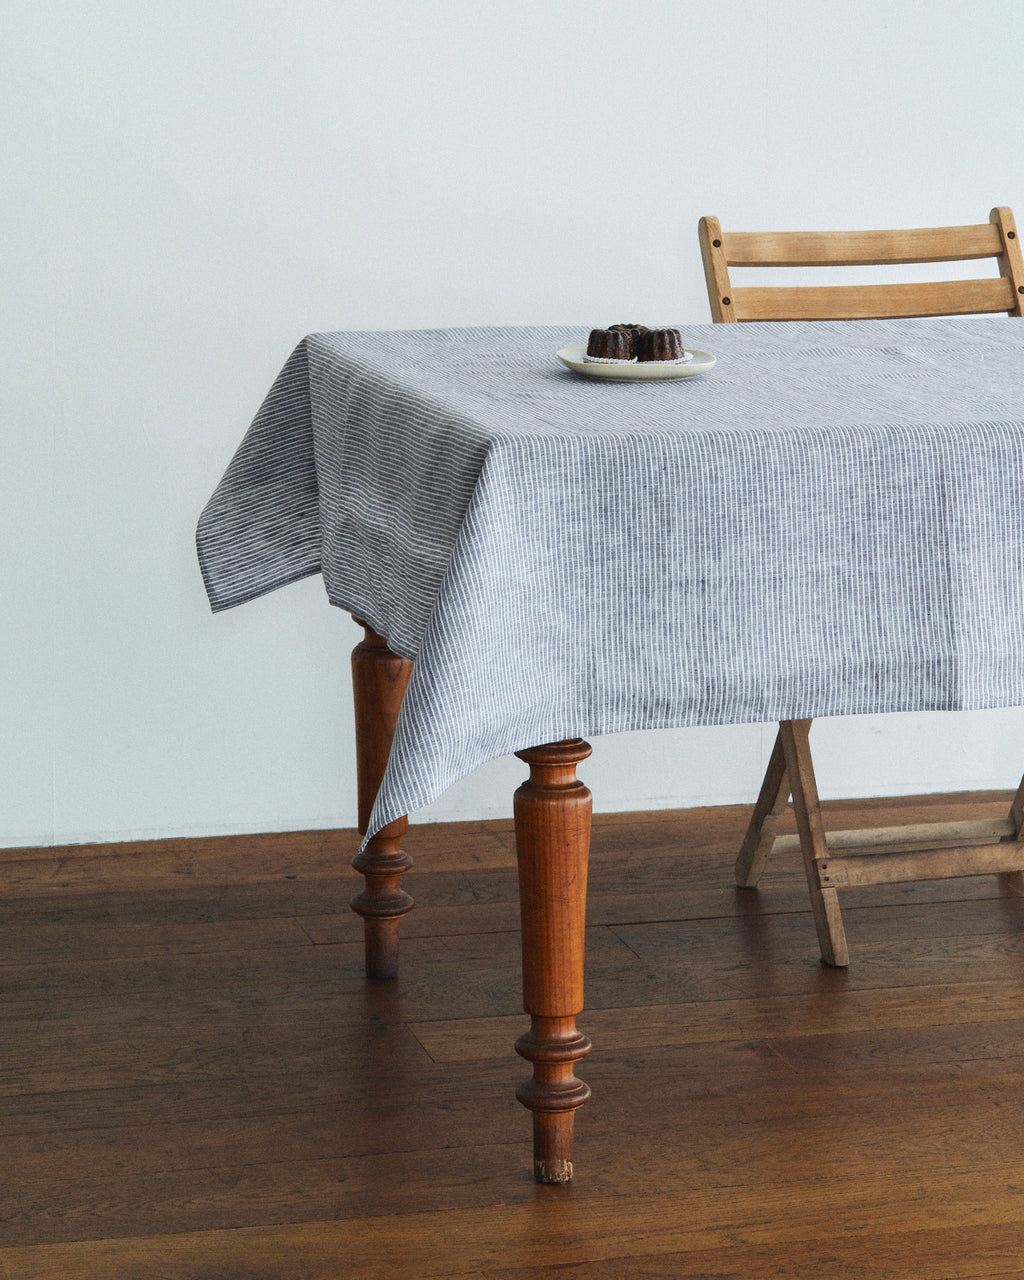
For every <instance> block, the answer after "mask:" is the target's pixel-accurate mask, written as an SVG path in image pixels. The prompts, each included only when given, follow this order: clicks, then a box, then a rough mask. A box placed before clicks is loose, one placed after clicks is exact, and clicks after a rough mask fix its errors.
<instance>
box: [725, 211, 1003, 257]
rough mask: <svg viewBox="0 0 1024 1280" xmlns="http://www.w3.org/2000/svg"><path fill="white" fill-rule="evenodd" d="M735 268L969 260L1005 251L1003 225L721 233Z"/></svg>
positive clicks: (726, 252) (726, 250)
mask: <svg viewBox="0 0 1024 1280" xmlns="http://www.w3.org/2000/svg"><path fill="white" fill-rule="evenodd" d="M721 238H722V247H723V250H724V253H725V259H726V261H727V262H728V263H729V265H730V266H733V267H820V266H833V267H838V266H842V267H858V266H877V265H879V264H883V263H900V262H965V261H969V260H971V259H974V258H994V257H997V256H998V255H999V254H1000V253H1002V251H1003V240H1002V235H1001V234H1000V230H999V227H998V226H996V225H994V224H993V223H990V222H984V223H980V224H978V225H973V226H966V227H920V228H917V229H911V230H902V231H730V232H727V233H726V234H724V235H723V236H722V237H721Z"/></svg>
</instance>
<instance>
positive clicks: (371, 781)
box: [351, 618, 413, 978]
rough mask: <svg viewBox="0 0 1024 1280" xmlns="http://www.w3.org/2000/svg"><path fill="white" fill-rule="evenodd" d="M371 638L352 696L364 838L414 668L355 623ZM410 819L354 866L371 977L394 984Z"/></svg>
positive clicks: (391, 828) (408, 901) (382, 835)
mask: <svg viewBox="0 0 1024 1280" xmlns="http://www.w3.org/2000/svg"><path fill="white" fill-rule="evenodd" d="M355 621H356V622H357V623H358V624H359V626H361V627H363V628H364V630H365V632H366V635H365V636H364V638H363V639H362V640H361V641H360V642H359V644H357V645H356V647H355V648H354V649H353V650H352V691H353V701H354V705H355V720H356V778H357V787H358V797H359V833H360V835H365V833H366V829H367V826H368V825H369V821H370V810H371V809H372V808H373V802H374V800H376V798H377V792H378V790H379V788H380V783H381V779H382V778H383V776H384V770H385V768H386V767H387V763H388V756H389V755H390V753H391V741H392V739H393V738H394V736H395V725H396V723H397V721H398V711H399V708H400V707H401V705H402V698H403V696H404V694H405V686H406V685H407V684H408V683H409V676H410V675H411V674H412V663H411V662H408V661H407V660H406V659H405V658H400V657H399V656H398V654H397V653H392V652H391V650H390V649H389V648H388V644H387V641H386V640H385V639H384V637H383V636H379V635H377V633H376V632H375V631H374V630H373V629H372V628H371V627H369V626H367V624H366V623H365V622H362V621H360V619H358V618H356V620H355ZM408 825H409V819H408V818H405V817H402V818H396V819H395V820H394V821H393V822H389V823H388V825H387V826H386V827H383V828H381V830H380V831H378V832H377V834H376V835H375V836H374V837H373V839H372V840H370V841H369V843H368V844H367V846H366V848H365V849H364V850H363V851H362V853H358V854H356V856H355V858H353V860H352V865H353V866H354V867H355V869H356V870H357V871H360V872H362V874H363V875H364V876H365V877H366V887H365V888H364V889H363V891H362V892H361V893H358V894H356V896H355V897H354V898H353V899H352V903H351V905H352V910H353V911H355V912H357V913H358V914H359V915H361V916H362V917H363V934H364V939H365V943H366V976H367V977H368V978H394V977H395V976H396V975H397V973H398V930H399V923H400V921H401V918H402V916H404V915H405V913H406V912H407V911H410V910H412V905H413V901H412V898H410V896H409V895H408V894H407V893H406V892H405V890H404V889H402V888H401V887H400V880H401V876H402V873H403V872H404V871H408V870H409V868H410V867H411V866H412V858H410V857H409V855H408V854H407V853H403V851H402V847H401V846H402V836H403V835H404V834H405V832H406V829H407V827H408Z"/></svg>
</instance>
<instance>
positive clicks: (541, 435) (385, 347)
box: [198, 316, 1024, 831]
mask: <svg viewBox="0 0 1024 1280" xmlns="http://www.w3.org/2000/svg"><path fill="white" fill-rule="evenodd" d="M586 333H587V330H586V328H578V329H577V328H574V329H567V328H540V327H537V328H487V329H483V328H480V329H455V330H437V331H434V330H431V331H415V332H382V333H324V334H315V335H312V336H310V337H308V338H306V339H305V340H304V341H303V342H302V343H300V345H299V346H298V347H297V348H296V350H295V352H294V353H293V354H292V356H291V358H290V359H289V361H288V363H287V364H286V366H285V368H284V370H283V371H282V373H281V374H280V376H279V378H278V379H277V381H276V383H275V384H274V386H273V388H272V389H271V391H270V393H269V395H268V396H267V399H266V401H265V402H264V404H263V407H262V408H261V409H260V411H259V413H258V415H257V417H256V419H255V421H254V422H253V425H252V427H251V428H250V430H249V432H248V434H247V435H246V437H245V439H244V440H243V441H242V444H241V446H240V447H239V449H238V452H237V454H236V455H235V457H234V460H233V461H232V463H231V465H230V466H229V468H228V471H227V473H226V475H225V476H224V478H223V480H222V481H221V483H220V485H219V486H218V488H217V490H216V492H215V493H214V495H213V497H212V498H211V499H210V502H209V504H208V505H207V507H206V509H205V511H204V512H203V514H202V518H201V520H200V523H199V531H198V547H199V556H200V562H201V566H202V571H203V575H204V579H205V582H206V587H207V590H208V593H209V597H210V601H211V604H212V606H213V608H214V610H220V609H227V608H230V607H232V606H233V605H238V604H243V603H244V602H245V601H247V600H251V599H253V598H254V597H256V596H259V595H262V594H264V593H265V592H268V591H272V590H274V589H275V588H276V587H279V586H282V585H283V584H285V583H287V582H291V581H293V580H295V579H298V578H302V577H305V576H307V575H309V574H315V573H321V572H322V574H323V578H324V582H325V584H326V587H327V594H328V597H329V599H330V601H331V602H332V603H333V604H335V605H338V606H340V607H341V608H344V609H346V610H349V611H350V612H352V613H354V614H355V615H356V616H357V617H360V618H363V619H365V620H366V621H367V622H369V623H370V624H371V625H372V626H373V627H374V628H375V630H377V631H378V632H379V633H380V634H382V635H384V636H386V637H387V638H388V641H389V644H390V646H391V648H392V649H394V650H395V651H396V652H398V653H400V654H402V655H403V656H404V657H406V658H410V659H413V660H414V662H415V668H414V672H413V676H412V680H411V682H410V685H409V688H408V692H407V694H406V698H405V703H404V706H403V708H402V714H401V717H400V721H399V726H398V732H397V736H396V738H395V743H394V748H393V751H392V756H391V761H390V764H389V766H388V771H387V775H386V777H385V780H384V784H383V786H382V789H381V793H380V796H379V798H378V802H377V807H376V809H375V811H374V816H373V819H372V826H371V831H372V830H375V829H377V828H378V827H379V826H380V825H382V824H384V823H385V822H388V821H390V820H391V819H392V818H394V817H397V816H398V815H400V814H403V813H407V812H412V811H414V810H415V809H417V808H419V807H420V806H422V805H424V804H427V803H429V802H430V801H431V800H433V799H434V798H436V797H437V796H438V795H439V794H440V793H441V792H442V791H443V790H444V789H445V788H446V787H447V786H449V785H450V784H451V783H452V782H454V781H455V780H457V779H458V778H460V777H463V776H464V775H466V774H468V773H469V772H470V771H472V770H473V769H474V768H476V767H477V766H478V765H480V764H481V763H483V762H484V761H486V760H489V759H492V758H494V757H497V756H500V755H503V754H506V753H508V752H510V751H513V750H517V749H521V748H524V747H528V746H532V745H536V744H538V743H541V742H549V741H554V740H558V739H562V738H567V737H572V736H577V735H578V736H583V737H588V736H592V735H595V734H602V733H612V732H616V731H619V730H625V729H646V728H655V727H663V726H679V725H697V724H725V723H736V722H742V721H769V720H777V719H787V718H799V717H806V716H824V715H845V714H854V713H860V712H881V711H903V710H925V709H943V708H945V709H953V708H979V707H991V706H1011V705H1021V704H1024V323H1022V322H1020V321H1017V320H1013V319H1010V318H1008V317H1003V316H999V317H988V318H976V317H972V318H964V319H941V320H911V321H858V322H845V323H841V322H840V323H806V324H805V323H796V324H755V325H720V326H711V325H705V326H701V325H698V326H689V327H684V339H685V341H686V345H687V346H689V347H697V348H700V349H703V350H708V351H711V352H713V353H714V354H715V355H716V356H717V357H718V364H717V366H716V368H715V369H714V370H712V371H711V372H710V373H709V374H707V375H705V376H703V377H699V378H693V379H687V380H683V381H676V382H649V383H616V382H608V381H598V380H593V379H585V378H581V377H579V376H578V375H576V374H573V373H571V372H570V371H568V370H567V369H565V368H564V367H563V366H562V365H561V364H559V362H558V361H557V359H556V357H555V351H556V349H557V348H559V347H564V346H570V345H579V344H580V343H582V342H585V340H586Z"/></svg>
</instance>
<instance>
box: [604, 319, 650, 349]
mask: <svg viewBox="0 0 1024 1280" xmlns="http://www.w3.org/2000/svg"><path fill="white" fill-rule="evenodd" d="M608 327H609V331H610V332H611V333H629V334H632V336H633V349H634V351H635V350H636V346H637V343H638V342H639V340H640V335H641V334H642V333H650V330H649V329H648V328H647V326H646V325H645V324H613V325H609V326H608Z"/></svg>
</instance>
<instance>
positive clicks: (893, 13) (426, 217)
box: [0, 0, 1024, 846]
mask: <svg viewBox="0 0 1024 1280" xmlns="http://www.w3.org/2000/svg"><path fill="white" fill-rule="evenodd" d="M1022 48H1024V7H1022V6H1016V5H1009V6H1006V5H1004V6H1002V7H1000V8H998V9H997V8H994V7H992V6H990V5H989V4H983V3H981V2H980V0H966V2H965V0H957V2H956V3H953V2H952V0H898V2H896V3H894V0H852V2H851V0H847V2H846V3H844V4H842V5H830V4H825V3H820V2H819V3H813V2H812V0H720V3H718V4H716V5H714V6H710V7H709V6H708V5H706V4H698V3H696V2H695V0H673V2H672V3H660V2H658V0H630V3H629V4H627V5H623V4H622V3H621V0H617V2H616V3H612V2H611V0H588V2H587V3H586V4H569V3H562V2H561V0H516V3H515V4H510V3H508V0H390V2H387V0H376V2H375V0H360V2H359V3H356V2H355V0H290V2H289V3H288V4H287V5H283V4H279V3H274V4H271V3H267V2H266V0H159V3H158V2H157V0H120V2H118V0H50V2H49V3H47V0H28V2H27V0H6V3H5V5H4V9H3V16H2V17H0V121H2V124H0V129H3V130H4V132H5V134H7V135H8V136H6V137H4V138H2V139H0V142H2V145H3V155H4V157H5V161H6V166H7V167H8V168H9V172H8V173H7V174H6V175H5V180H4V194H3V212H2V224H0V245H2V249H0V253H3V254H4V257H5V258H6V259H7V261H6V263H5V276H6V283H5V285H4V289H3V299H4V305H3V307H2V308H0V325H2V328H3V333H2V335H0V337H2V357H3V361H4V377H3V381H2V386H3V397H4V402H5V403H4V406H3V414H2V423H3V426H2V431H3V448H2V463H0V529H2V537H3V546H4V555H3V569H2V576H0V590H2V598H0V657H2V661H3V673H2V674H3V678H2V680H0V788H2V793H0V844H6V845H9V846H16V845H21V844H46V843H52V842H57V843H63V842H70V841H79V840H109V839H122V838H123V839H127V838H133V837H140V836H146V835H171V834H193V833H196V834H198V833H211V832H227V831H250V830H276V829H290V828H308V827H315V826H336V825H353V824H354V821H355V809H354V785H353V768H352V748H351V729H350V721H351V706H350V693H349V689H348V652H349V650H350V649H351V646H352V645H353V643H355V641H356V640H357V639H358V632H357V631H356V629H355V627H354V625H353V624H352V623H351V622H350V621H349V619H348V618H347V617H346V616H345V615H343V614H341V613H340V612H339V611H337V610H333V609H330V608H329V607H328V606H327V605H326V603H325V600H324V596H323V592H322V588H321V586H320V584H319V581H318V580H309V581H307V582H304V583H301V584H298V585H296V586H293V587H290V588H287V589H286V590H283V591H280V592H277V593H276V594H274V595H272V596H270V597H267V598H265V599H263V600H261V601H259V602H257V603H255V604H252V605H249V606H247V607H245V608H242V609H239V610H235V611H232V612H230V613H227V614H224V615H220V616H218V617H216V618H214V617H212V616H211V615H210V614H209V612H208V610H207V606H206V601H205V597H204V594H203V590H202V585H201V582H200V577H199V573H198V570H197V568H196V564H195V560H194V553H193V543H192V539H193V529H194V524H195V520H196V517H197V515H198V512H199V510H200V508H201V507H202V505H203V503H204V501H205V500H206V498H207V496H208V495H209V493H210V491H211V490H212V488H213V486H214V484H215V483H216V481H217V479H218V478H219V476H220V474H221V472H222V471H223V469H224V467H225V466H226V464H227V462H228V460H229V458H230V456H231V454H232V452H233V450H234V448H235V446H236V444H237V442H238V441H239V439H240V438H241V436H242V433H243V431H244V429H245V427H246V426H247V424H248V421H249V419H250V417H251V416H252V414H253V413H254V411H255V409H256V408H257V406H258V404H259V401H260V399H261V397H262V395H263V393H264V392H265V390H266V389H267V387H268V386H269V383H270V381H271V379H272V378H273V376H274V374H275V373H276V372H277V370H278V368H279V367H280V365H281V364H282V363H283V361H284V359H285V357H286V355H287V353H288V352H289V351H290V349H291V347H292V346H293V345H294V343H295V342H296V341H297V339H298V338H300V337H301V336H302V335H303V334H304V333H306V332H309V331H312V330H317V329H331V328H336V329H344V328H411V327H419V326H424V327H429V326H436V325H445V324H487V323H499V322H500V323H530V322H549V323H562V322H564V323H572V324H580V325H581V326H589V325H590V324H591V323H592V322H594V323H596V322H597V321H598V320H600V318H601V317H615V316H626V315H627V314H628V315H629V316H633V315H636V316H639V317H641V318H645V319H646V318H648V317H651V318H653V319H656V320H658V321H659V322H663V323H679V324H687V323H694V322H704V321H706V320H707V319H708V318H709V317H708V310H707V303H706V300H705V294H704V286H703V281H702V276H701V270H700V263H699V254H698V251H697V241H696V222H697V218H698V217H699V215H700V214H702V213H717V214H719V215H720V216H721V217H722V219H723V221H724V222H725V223H726V225H732V226H736V227H740V226H748V227H757V226H808V227H829V226H843V225H857V226H865V227H869V226H885V225H901V224H902V225H915V224H921V223H934V222H949V223H955V222H969V221H982V220H984V219H985V218H986V217H987V214H988V210H989V208H990V206H991V205H993V204H997V203H1006V204H1010V205H1016V206H1017V207H1018V209H1020V210H1024V156H1022V151H1021V147H1020V145H1019V142H1018V135H1019V124H1018V120H1017V112H1016V111H1015V109H1014V108H1013V106H1012V98H1011V97H1010V95H1009V94H1008V93H1007V92H1006V91H1007V89H1008V88H1009V87H1011V86H1012V85H1014V84H1015V83H1016V81H1017V71H1018V66H1019V62H1020V55H1021V52H1022ZM1000 102H1003V103H1004V106H1003V107H1000V106H999V103H1000ZM1007 104H1008V106H1009V109H1007ZM1022 718H1024V717H1021V716H1020V715H1019V714H1018V713H1016V712H991V713H983V714H976V715H970V716H961V717H953V716H941V715H927V716H916V717H910V716H908V717H881V718H874V719H864V720H859V721H854V722H846V723H842V724H836V723H822V724H820V725H819V726H818V729H817V735H818V753H819V755H818V758H819V762H820V769H821V775H822V776H821V782H822V790H823V791H824V792H825V793H826V794H846V795H853V794H871V793H874V794H879V793H882V792H899V791H924V790H937V791H938V790H947V789H952V788H965V787H985V786H1008V785H1012V784H1013V783H1015V782H1016V776H1015V769H1019V768H1020V762H1021V760H1022V759H1024V731H1022V726H1021V723H1020V721H1021V720H1022ZM769 735H770V729H769V728H767V727H761V726H747V727H738V728H736V727H733V728H723V729H706V730H685V731H674V732H665V733H657V734H649V735H625V736H624V737H622V738H608V739H600V740H598V741H597V742H595V744H594V745H595V755H594V758H593V760H592V761H591V762H590V764H589V765H588V766H587V767H586V769H585V773H584V776H585V777H586V779H587V781H588V783H589V784H590V785H591V787H592V788H593V790H594V792H595V800H596V804H597V806H598V807H599V808H601V809H605V810H608V809H630V808H645V807H654V806H665V805H689V804H697V803H714V802H728V801H734V800H741V799H751V798H752V796H753V794H754V792H755V791H756V787H757V783H758V771H759V768H760V766H761V764H762V762H763V758H764V755H765V754H766V752H767V749H768V744H769ZM522 773H523V769H522V766H521V765H519V763H518V762H516V761H514V760H511V761H499V762H496V763H495V764H493V765H491V766H488V767H486V768H484V769H482V770H480V771H479V772H478V773H477V774H476V775H474V777H472V778H470V779H467V780H466V781H465V782H463V783H461V784H459V785H458V786H456V787H455V788H453V789H452V791H450V792H449V793H448V794H447V795H446V796H445V797H444V798H443V799H442V800H440V801H438V802H437V803H436V804H435V805H433V806H432V807H431V808H430V810H429V811H426V812H425V813H423V814H421V815H418V816H419V817H421V818H424V817H425V818H431V819H443V818H451V817H458V818H461V817H471V816H491V815H495V814H503V813H507V812H509V809H510V792H511V789H512V787H513V786H514V785H515V784H516V783H517V781H518V780H519V779H520V777H521V776H522Z"/></svg>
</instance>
